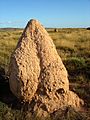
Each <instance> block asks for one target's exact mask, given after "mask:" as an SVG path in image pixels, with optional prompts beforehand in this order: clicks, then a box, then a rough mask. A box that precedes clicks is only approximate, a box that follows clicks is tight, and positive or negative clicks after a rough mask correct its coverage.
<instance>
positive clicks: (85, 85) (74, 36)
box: [0, 28, 90, 120]
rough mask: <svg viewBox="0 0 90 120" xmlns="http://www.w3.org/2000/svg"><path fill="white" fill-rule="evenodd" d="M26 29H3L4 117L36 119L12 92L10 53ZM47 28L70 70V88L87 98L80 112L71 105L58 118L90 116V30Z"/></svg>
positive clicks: (0, 89) (0, 116)
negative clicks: (65, 112) (9, 68)
mask: <svg viewBox="0 0 90 120" xmlns="http://www.w3.org/2000/svg"><path fill="white" fill-rule="evenodd" d="M22 31H23V29H0V120H23V118H24V119H25V120H32V119H33V118H32V116H31V114H28V111H25V109H24V107H25V106H24V107H22V106H23V105H22V104H21V103H19V101H18V100H17V99H16V98H15V97H14V96H13V95H12V93H11V92H10V90H9V83H8V76H7V71H8V66H9V62H10V56H11V54H12V52H13V50H14V49H15V46H16V44H17V42H18V39H19V38H20V36H21V34H22ZM47 31H48V33H49V34H50V36H51V37H52V39H53V42H54V44H55V46H56V49H57V52H58V54H59V55H60V57H61V58H62V61H63V63H64V65H65V67H66V69H67V71H68V77H69V81H70V89H71V90H72V91H74V92H76V93H77V94H78V95H79V97H80V98H82V99H83V100H84V101H85V106H84V108H83V110H82V111H80V112H78V113H77V112H76V111H74V110H73V109H71V108H69V110H68V113H67V114H66V116H63V115H61V118H60V117H59V118H58V120H90V30H86V29H80V28H63V29H58V31H56V30H55V28H54V29H47ZM62 117H63V118H62ZM34 119H35V120H38V119H40V118H38V117H37V118H34ZM47 119H48V120H51V118H49V117H48V118H47Z"/></svg>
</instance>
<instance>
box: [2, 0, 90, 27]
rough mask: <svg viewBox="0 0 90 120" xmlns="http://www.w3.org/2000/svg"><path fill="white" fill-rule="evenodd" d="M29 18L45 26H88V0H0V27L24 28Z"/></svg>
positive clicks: (89, 19)
mask: <svg viewBox="0 0 90 120" xmlns="http://www.w3.org/2000/svg"><path fill="white" fill-rule="evenodd" d="M30 19H37V20H39V21H40V22H41V23H42V24H43V25H44V26H45V27H52V28H55V27H58V28H68V27H69V28H84V27H90V0H0V28H5V27H14V28H24V27H25V26H26V24H27V22H28V21H29V20H30Z"/></svg>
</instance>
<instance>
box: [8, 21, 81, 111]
mask: <svg viewBox="0 0 90 120" xmlns="http://www.w3.org/2000/svg"><path fill="white" fill-rule="evenodd" d="M9 76H10V78H9V83H10V89H11V91H12V93H13V94H14V95H15V96H16V97H18V98H19V99H21V100H23V101H25V102H29V103H32V102H33V103H34V104H33V111H39V112H40V111H44V112H48V113H52V112H54V111H56V110H58V109H59V108H63V107H64V106H68V105H71V106H73V107H75V108H80V106H81V105H82V104H83V101H82V100H81V99H80V98H79V97H78V96H77V95H76V94H75V93H73V92H72V91H70V90H69V81H68V77H67V70H66V68H65V66H64V65H63V63H62V60H61V58H60V56H59V55H58V53H57V51H56V48H55V45H54V43H53V40H52V39H51V37H50V36H49V34H48V33H47V31H46V30H45V28H44V27H43V26H42V25H41V24H40V23H39V22H38V21H37V20H30V21H29V22H28V24H27V26H26V28H25V30H24V32H23V34H22V36H21V38H20V39H19V42H18V44H17V46H16V49H15V50H14V52H13V54H12V56H11V60H10V68H9ZM44 112H42V113H44Z"/></svg>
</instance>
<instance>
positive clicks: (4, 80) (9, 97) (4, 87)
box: [0, 67, 22, 110]
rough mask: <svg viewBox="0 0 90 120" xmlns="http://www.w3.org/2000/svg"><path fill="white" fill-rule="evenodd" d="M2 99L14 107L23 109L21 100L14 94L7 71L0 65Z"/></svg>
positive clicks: (0, 95) (0, 94) (0, 98)
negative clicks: (6, 74)
mask: <svg viewBox="0 0 90 120" xmlns="http://www.w3.org/2000/svg"><path fill="white" fill-rule="evenodd" d="M0 101H1V102H2V103H5V104H7V105H8V106H10V107H12V108H13V109H18V110H19V109H21V106H22V105H21V102H20V101H19V100H18V99H17V98H16V97H15V96H14V95H13V94H12V92H11V91H10V87H9V78H8V77H6V76H5V71H4V69H3V68H2V67H0Z"/></svg>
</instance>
